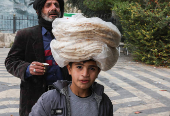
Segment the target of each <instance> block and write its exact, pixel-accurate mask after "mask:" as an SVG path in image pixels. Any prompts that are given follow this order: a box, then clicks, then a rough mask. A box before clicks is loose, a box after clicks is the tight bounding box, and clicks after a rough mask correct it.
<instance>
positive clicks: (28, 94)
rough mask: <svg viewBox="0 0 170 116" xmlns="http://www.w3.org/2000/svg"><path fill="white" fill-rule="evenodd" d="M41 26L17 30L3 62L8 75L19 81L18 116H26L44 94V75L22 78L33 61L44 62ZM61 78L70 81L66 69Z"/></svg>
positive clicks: (45, 86) (63, 69)
mask: <svg viewBox="0 0 170 116" xmlns="http://www.w3.org/2000/svg"><path fill="white" fill-rule="evenodd" d="M41 28H42V27H41V26H40V25H37V26H34V27H30V28H26V29H22V30H19V31H18V32H17V34H16V37H15V41H14V44H13V46H12V48H11V49H10V51H9V53H8V56H7V58H6V60H5V66H6V69H7V71H8V72H9V73H11V74H12V75H14V76H16V77H18V78H20V79H21V84H20V109H19V110H20V111H19V112H20V116H28V114H29V112H30V111H31V108H32V106H33V105H34V104H35V103H36V102H37V100H38V98H39V97H40V96H41V95H42V94H43V93H44V92H46V88H47V84H46V75H40V76H36V75H35V76H31V77H29V78H28V79H25V78H24V75H25V71H26V69H27V67H28V65H30V63H31V62H33V61H38V62H42V63H43V62H45V54H44V47H43V38H42V30H41ZM61 70H62V74H63V78H64V79H65V80H71V77H70V76H69V74H68V71H67V68H66V67H64V68H62V69H61Z"/></svg>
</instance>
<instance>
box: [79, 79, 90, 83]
mask: <svg viewBox="0 0 170 116" xmlns="http://www.w3.org/2000/svg"><path fill="white" fill-rule="evenodd" d="M80 82H81V83H88V82H89V80H81V81H80Z"/></svg>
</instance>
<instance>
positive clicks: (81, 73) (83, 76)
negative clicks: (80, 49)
mask: <svg viewBox="0 0 170 116" xmlns="http://www.w3.org/2000/svg"><path fill="white" fill-rule="evenodd" d="M67 69H68V72H69V74H70V75H71V76H72V85H71V86H72V87H73V88H74V90H85V89H89V87H90V86H91V85H92V84H93V82H94V81H95V79H96V78H97V76H98V74H99V72H100V69H99V68H98V67H97V65H96V62H95V61H87V62H85V63H83V62H74V63H72V66H71V67H70V65H67Z"/></svg>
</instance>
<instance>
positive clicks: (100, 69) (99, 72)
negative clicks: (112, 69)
mask: <svg viewBox="0 0 170 116" xmlns="http://www.w3.org/2000/svg"><path fill="white" fill-rule="evenodd" d="M100 71H101V69H100V68H99V72H98V75H99V73H100ZM97 77H98V76H97Z"/></svg>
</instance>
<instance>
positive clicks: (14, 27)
mask: <svg viewBox="0 0 170 116" xmlns="http://www.w3.org/2000/svg"><path fill="white" fill-rule="evenodd" d="M15 32H16V16H15V14H14V15H13V33H15Z"/></svg>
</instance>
